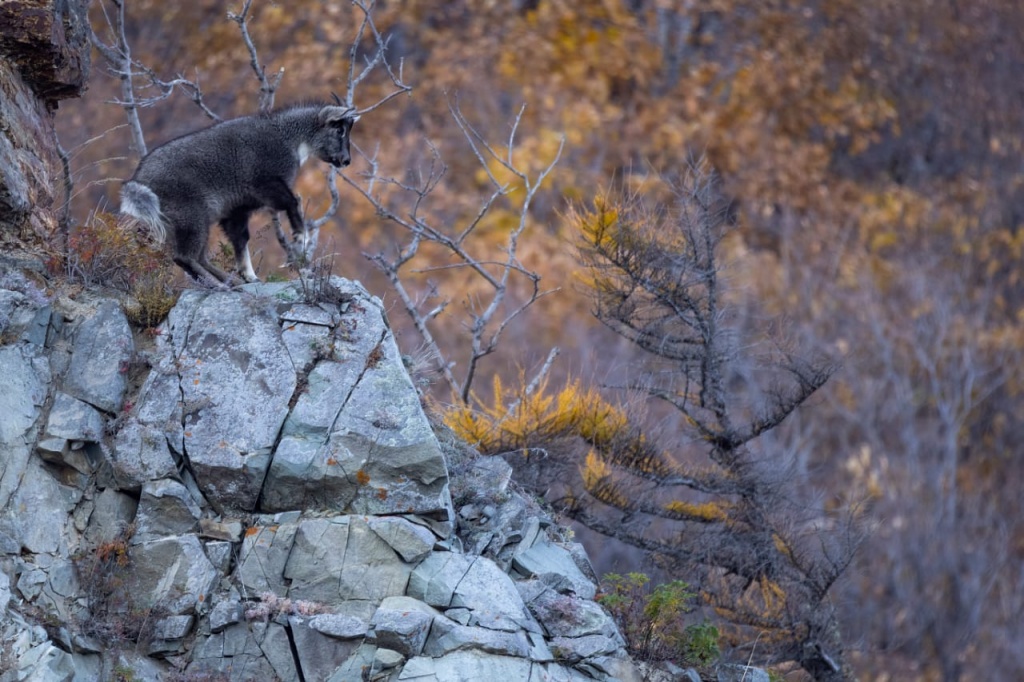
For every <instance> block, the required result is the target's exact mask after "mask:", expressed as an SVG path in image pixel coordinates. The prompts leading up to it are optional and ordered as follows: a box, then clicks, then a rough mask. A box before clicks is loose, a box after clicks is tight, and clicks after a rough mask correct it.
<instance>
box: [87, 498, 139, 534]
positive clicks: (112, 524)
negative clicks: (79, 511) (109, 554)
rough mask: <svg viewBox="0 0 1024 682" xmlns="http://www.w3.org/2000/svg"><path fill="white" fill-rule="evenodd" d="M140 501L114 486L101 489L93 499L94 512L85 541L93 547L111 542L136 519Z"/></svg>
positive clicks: (90, 518)
mask: <svg viewBox="0 0 1024 682" xmlns="http://www.w3.org/2000/svg"><path fill="white" fill-rule="evenodd" d="M138 505H139V503H138V502H136V501H135V498H133V497H131V496H130V495H125V494H124V493H120V492H118V491H116V490H114V489H113V488H106V489H104V490H102V491H100V494H99V495H97V496H96V499H95V500H94V501H93V510H92V514H91V515H90V516H89V524H88V526H86V529H85V541H86V543H87V544H88V545H91V546H92V547H97V546H99V545H102V544H105V543H107V542H111V541H112V540H114V538H116V537H117V536H118V535H121V534H122V533H123V532H124V531H125V529H126V528H127V527H128V525H129V524H130V523H131V522H132V521H133V520H134V519H135V510H136V508H137V507H138Z"/></svg>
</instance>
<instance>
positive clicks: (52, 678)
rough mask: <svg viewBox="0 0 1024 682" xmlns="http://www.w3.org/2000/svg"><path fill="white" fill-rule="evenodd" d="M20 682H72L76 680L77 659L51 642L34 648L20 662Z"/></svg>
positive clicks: (16, 677) (17, 678)
mask: <svg viewBox="0 0 1024 682" xmlns="http://www.w3.org/2000/svg"><path fill="white" fill-rule="evenodd" d="M17 670H18V672H17V674H16V676H15V678H14V679H16V680H19V682H21V681H24V682H72V681H73V680H74V679H75V659H74V657H73V656H72V655H71V654H69V653H68V652H66V651H63V650H61V649H58V648H57V647H55V646H54V645H53V644H52V643H50V642H49V641H46V642H43V643H41V644H37V645H36V646H34V647H32V648H31V649H30V650H29V651H28V652H27V653H26V654H25V655H24V656H22V657H21V658H20V659H19V660H18V669H17Z"/></svg>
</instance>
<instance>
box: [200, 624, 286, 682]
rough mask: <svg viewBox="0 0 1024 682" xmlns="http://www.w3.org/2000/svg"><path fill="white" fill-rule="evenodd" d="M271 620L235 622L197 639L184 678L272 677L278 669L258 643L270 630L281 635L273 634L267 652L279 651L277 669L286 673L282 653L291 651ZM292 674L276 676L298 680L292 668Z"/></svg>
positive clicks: (240, 680) (238, 680) (243, 680)
mask: <svg viewBox="0 0 1024 682" xmlns="http://www.w3.org/2000/svg"><path fill="white" fill-rule="evenodd" d="M275 625H276V624H275V623H271V624H269V625H264V624H262V623H257V624H253V625H252V626H251V627H250V625H249V624H247V623H238V624H236V625H231V626H229V627H228V628H227V629H226V630H224V631H223V632H220V633H217V634H211V635H210V636H209V637H206V638H201V639H199V640H197V642H196V646H195V648H194V649H192V654H191V663H189V665H188V667H187V668H186V669H185V671H184V672H185V677H186V678H191V679H196V680H202V679H211V678H212V679H218V680H221V679H223V680H230V682H250V681H251V680H273V679H274V678H275V675H277V671H278V668H277V667H276V666H275V665H273V664H271V662H270V661H271V656H270V655H269V654H268V655H264V652H263V649H262V648H261V644H260V642H261V641H263V642H264V643H265V642H266V640H267V639H268V637H270V635H271V633H272V632H275V633H279V634H280V635H282V637H276V638H274V639H273V640H272V644H271V645H270V646H268V649H269V650H270V651H271V652H274V653H277V652H282V656H281V658H280V660H279V661H277V662H278V663H279V664H281V666H282V667H281V669H282V670H284V671H285V672H286V673H287V672H288V670H287V667H286V663H285V659H284V657H283V652H287V658H288V659H290V658H291V650H290V648H289V644H288V636H287V634H286V633H285V632H284V631H283V628H281V626H279V625H278V626H277V627H278V628H281V629H280V630H274V629H273V626H275ZM291 672H292V674H291V675H290V676H287V675H278V676H279V677H281V679H285V680H296V679H299V676H298V674H297V673H295V672H294V668H292V671H291Z"/></svg>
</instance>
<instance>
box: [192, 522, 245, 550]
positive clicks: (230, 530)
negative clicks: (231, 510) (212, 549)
mask: <svg viewBox="0 0 1024 682" xmlns="http://www.w3.org/2000/svg"><path fill="white" fill-rule="evenodd" d="M242 530H243V528H242V522H241V521H238V520H232V521H214V520H213V519H199V534H200V535H201V536H203V537H204V538H212V539H214V540H223V541H224V542H240V541H241V539H242ZM207 546H209V545H207Z"/></svg>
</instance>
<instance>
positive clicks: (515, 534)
mask: <svg viewBox="0 0 1024 682" xmlns="http://www.w3.org/2000/svg"><path fill="white" fill-rule="evenodd" d="M6 282H7V284H6V286H7V288H5V289H3V290H0V321H2V327H0V330H2V331H0V333H2V337H0V340H2V341H3V344H2V345H0V376H2V377H4V386H5V388H4V391H3V392H2V393H0V450H2V453H3V455H2V457H0V467H2V476H0V508H2V509H3V514H2V516H0V569H2V571H0V610H2V613H3V617H2V618H0V622H2V623H3V626H2V629H3V632H0V638H2V641H4V642H7V643H8V644H7V645H6V648H5V650H4V652H3V659H2V660H3V663H2V666H0V669H3V667H6V670H7V672H6V673H4V675H3V676H0V679H3V680H7V679H17V680H24V679H33V680H72V679H74V680H96V679H118V677H117V676H120V678H119V679H134V680H144V679H145V680H149V679H154V680H155V679H196V680H200V679H223V680H273V679H282V680H362V679H382V680H383V679H389V680H392V679H393V680H398V679H402V680H418V679H422V680H459V679H465V680H482V679H488V678H493V679H509V680H547V679H552V680H570V679H581V680H582V679H606V680H607V679H624V680H628V679H640V676H639V673H638V672H637V670H636V668H635V666H634V664H633V663H632V662H631V661H630V660H629V658H628V657H627V656H626V653H625V651H624V648H623V641H622V638H621V637H620V635H619V632H618V630H617V629H616V626H615V624H614V622H613V621H612V620H611V619H610V618H609V617H608V616H607V615H606V613H605V612H604V611H603V610H602V609H601V608H600V607H599V606H598V605H597V604H596V603H595V602H594V601H593V597H594V594H595V579H594V576H593V573H592V571H591V569H590V565H589V561H588V559H587V557H586V554H585V553H584V551H583V549H582V548H581V547H580V546H579V545H577V544H575V543H573V542H570V541H567V538H566V534H565V532H564V531H563V530H562V529H560V528H559V527H558V526H557V525H555V524H553V523H552V522H551V520H550V519H548V518H547V517H546V516H545V515H544V514H543V512H542V511H541V510H540V509H539V508H537V507H535V506H534V505H532V504H531V503H530V502H529V501H528V500H527V499H525V498H523V497H521V496H520V495H518V494H517V493H515V492H514V491H513V490H512V489H511V488H510V487H509V476H510V467H509V466H508V465H507V464H506V463H505V462H503V461H502V460H500V459H495V458H479V457H477V456H476V455H475V454H474V453H473V452H472V451H471V450H469V449H468V448H466V447H464V446H462V447H460V446H458V445H456V444H455V443H453V442H449V443H448V444H447V445H446V446H444V447H442V445H441V443H440V442H439V440H438V438H437V437H436V436H435V434H434V431H433V430H432V428H431V425H430V423H428V420H427V418H426V416H425V415H424V412H423V410H422V408H421V406H420V400H419V396H418V393H417V389H416V387H415V386H414V385H413V382H412V380H411V379H410V377H409V374H408V372H407V371H406V369H405V367H404V366H403V362H402V358H401V356H400V355H399V352H398V349H397V347H396V345H395V341H394V338H393V335H392V333H391V331H390V329H389V327H388V324H387V319H386V316H385V315H384V312H383V310H382V308H381V304H380V302H379V301H378V300H377V299H375V298H373V297H372V296H370V295H369V294H367V293H366V292H365V291H364V290H363V289H362V288H361V287H360V286H359V285H358V284H354V283H351V282H348V281H346V280H342V279H338V278H334V279H332V280H330V281H321V282H318V283H315V284H314V283H309V282H306V283H305V284H304V283H301V282H293V283H279V284H257V285H247V286H245V287H243V288H242V289H240V290H237V291H232V292H203V291H186V292H185V293H184V294H183V295H182V296H181V298H180V300H179V301H178V303H177V305H176V306H175V308H174V309H173V310H172V311H171V313H170V315H169V316H168V318H167V320H166V321H165V322H164V323H163V324H162V325H161V326H160V327H159V328H157V329H156V330H150V331H149V332H139V331H138V330H133V329H132V328H131V327H130V326H129V324H128V322H127V320H126V318H125V315H124V313H123V312H122V309H121V306H120V305H119V304H118V302H117V301H115V300H112V299H107V298H103V297H99V296H96V295H90V294H85V295H82V296H79V297H78V298H77V300H70V299H67V298H60V299H58V300H55V301H49V300H47V299H46V297H45V295H43V293H42V292H41V291H39V290H37V289H36V287H35V285H33V284H32V283H31V282H29V281H28V280H27V279H23V278H19V277H18V276H16V275H15V276H11V275H8V277H7V280H6ZM453 491H454V493H455V499H456V500H457V501H458V503H459V509H458V513H456V509H455V508H454V507H453V504H452V499H453V497H452V493H453Z"/></svg>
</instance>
